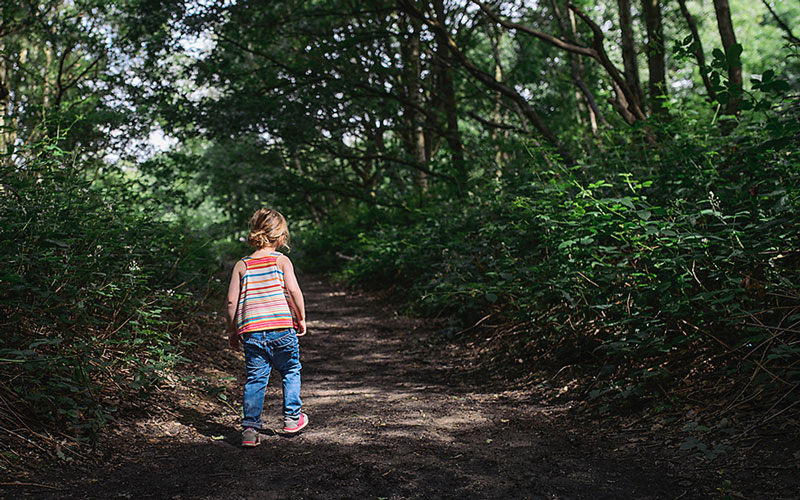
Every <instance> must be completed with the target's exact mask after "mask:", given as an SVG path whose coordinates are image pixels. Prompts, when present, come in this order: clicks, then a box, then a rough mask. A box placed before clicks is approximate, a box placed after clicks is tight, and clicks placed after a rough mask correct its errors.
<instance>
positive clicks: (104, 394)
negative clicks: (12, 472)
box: [0, 138, 212, 469]
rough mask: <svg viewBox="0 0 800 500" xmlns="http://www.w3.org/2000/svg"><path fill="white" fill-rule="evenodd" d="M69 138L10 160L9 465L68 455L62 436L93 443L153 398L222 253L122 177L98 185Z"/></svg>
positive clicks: (3, 350) (6, 209) (6, 162)
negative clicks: (162, 213)
mask: <svg viewBox="0 0 800 500" xmlns="http://www.w3.org/2000/svg"><path fill="white" fill-rule="evenodd" d="M60 144H61V142H60V140H59V139H58V138H52V139H45V140H42V141H41V142H39V143H37V144H35V145H32V146H28V147H26V148H24V149H22V150H18V151H16V152H14V151H9V152H8V154H7V155H6V156H5V157H3V158H2V161H3V174H2V177H3V178H2V191H0V254H2V255H3V265H2V268H0V317H2V320H1V321H2V328H3V335H2V337H0V378H2V379H3V381H4V382H3V384H2V385H1V386H0V435H2V436H3V440H2V448H3V449H2V452H0V468H3V469H8V468H10V467H11V468H13V467H14V466H16V465H18V464H19V462H23V461H25V460H26V459H27V458H26V454H27V453H30V452H34V453H38V454H39V455H49V454H58V456H59V457H61V458H63V459H69V458H70V454H69V450H70V447H69V446H60V445H59V446H53V442H55V441H56V440H58V442H62V443H64V444H69V443H73V444H74V443H81V442H92V441H93V440H95V439H96V438H97V436H98V432H99V431H100V430H101V429H102V428H103V427H104V426H105V425H107V424H108V423H109V422H111V421H112V420H113V419H114V417H115V415H116V413H117V411H118V409H119V408H120V407H121V406H123V405H125V404H126V403H127V404H129V403H130V402H131V401H141V400H142V399H144V398H146V397H147V395H148V394H149V391H150V390H151V389H152V388H153V387H155V386H156V385H157V384H158V383H159V381H160V378H161V375H162V373H163V372H164V371H165V370H167V369H169V368H170V367H172V366H173V365H174V364H175V363H177V362H179V361H180V360H181V356H180V338H179V336H178V335H176V332H177V331H178V329H179V327H180V321H181V318H182V317H184V316H185V315H186V312H187V311H188V310H190V309H191V308H193V307H195V305H196V303H197V302H198V301H199V300H201V299H202V292H203V290H204V289H205V286H206V283H207V280H206V277H207V276H208V275H209V272H210V270H209V269H208V264H207V263H208V262H211V261H212V259H210V258H209V256H208V255H207V252H206V251H205V250H204V249H203V246H202V245H201V244H199V243H198V242H196V241H194V240H193V237H192V234H191V233H190V232H189V231H188V230H187V229H186V228H184V227H182V226H181V225H179V224H177V223H164V222H158V221H157V220H156V219H155V217H153V216H152V213H153V207H152V206H148V205H147V204H143V203H142V202H141V200H139V199H137V197H136V196H135V194H134V193H133V192H132V191H130V190H129V189H128V188H126V187H125V186H124V185H111V184H109V183H108V182H106V183H105V185H104V186H100V185H97V184H93V183H92V182H91V180H90V179H89V177H90V176H88V175H86V174H85V172H83V171H82V167H81V165H80V164H79V163H78V162H76V160H75V158H76V157H75V155H73V154H71V153H70V152H67V151H63V150H62V149H61V148H60ZM198 292H201V293H200V295H199V296H198V295H197V293H198ZM48 440H50V441H48ZM65 450H66V451H67V453H65Z"/></svg>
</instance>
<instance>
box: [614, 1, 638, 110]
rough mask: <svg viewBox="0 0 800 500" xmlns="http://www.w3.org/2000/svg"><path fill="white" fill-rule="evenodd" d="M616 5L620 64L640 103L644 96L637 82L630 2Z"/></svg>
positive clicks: (619, 2)
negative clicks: (620, 43) (619, 38)
mask: <svg viewBox="0 0 800 500" xmlns="http://www.w3.org/2000/svg"><path fill="white" fill-rule="evenodd" d="M617 4H618V5H619V28H620V31H621V32H622V63H623V65H624V73H625V82H626V83H627V84H628V87H630V88H631V92H632V93H633V95H634V96H635V97H636V99H637V100H638V101H639V102H640V103H641V102H643V101H644V95H643V94H642V83H641V81H640V80H639V59H638V57H636V43H635V41H634V38H633V19H632V18H631V2H630V0H617Z"/></svg>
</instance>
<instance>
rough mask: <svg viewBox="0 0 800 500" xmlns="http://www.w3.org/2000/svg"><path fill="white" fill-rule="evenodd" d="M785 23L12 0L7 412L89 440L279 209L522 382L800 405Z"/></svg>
mask: <svg viewBox="0 0 800 500" xmlns="http://www.w3.org/2000/svg"><path fill="white" fill-rule="evenodd" d="M798 25H800V5H798V4H797V3H796V2H790V1H781V0H760V1H751V2H745V1H744V0H713V1H711V0H707V1H694V0H677V1H676V2H665V1H662V0H642V1H641V2H637V1H630V0H616V1H612V0H599V1H576V2H574V3H571V2H567V1H562V0H541V1H479V0H457V1H449V0H432V1H429V2H424V1H418V0H397V1H382V0H374V1H369V2H360V1H353V0H314V1H275V0H271V1H264V0H262V1H225V2H215V1H203V0H196V1H188V0H187V1H164V0H158V1H156V0H111V1H99V0H70V1H66V0H24V1H21V2H9V1H5V2H2V15H1V16H0V54H1V55H2V59H0V155H2V156H0V161H1V162H2V164H1V165H2V166H1V167H0V168H1V170H0V172H2V188H1V189H0V236H1V238H0V245H2V246H0V252H1V253H2V254H3V255H4V258H3V265H2V269H0V282H1V284H0V314H1V315H2V317H3V318H4V319H3V320H2V323H3V336H2V344H0V358H2V359H1V360H0V375H2V377H3V378H4V380H10V381H12V382H11V383H9V384H6V385H4V386H3V387H2V388H0V401H2V406H0V426H2V427H3V428H17V427H18V426H19V425H20V422H30V421H36V422H38V423H37V424H28V425H32V426H34V427H36V428H37V429H40V428H43V427H45V426H47V425H51V424H53V423H57V424H58V425H59V428H61V429H64V432H67V433H70V434H71V435H75V436H81V438H86V439H91V438H93V437H95V436H96V434H97V432H99V430H100V429H101V428H102V427H103V425H105V423H106V422H108V421H110V420H111V419H113V418H114V415H115V414H116V412H118V411H119V409H120V408H121V407H124V401H125V398H126V395H131V394H135V395H139V396H141V397H144V396H143V394H146V393H147V391H148V390H149V389H150V388H152V387H155V386H157V384H158V383H159V380H160V377H162V376H163V374H164V373H166V372H168V371H169V369H170V368H171V367H172V366H174V364H175V363H178V362H180V360H181V357H180V349H181V341H182V337H181V333H180V332H181V331H182V330H181V328H182V326H184V323H185V321H186V316H187V315H188V311H191V310H193V308H197V307H202V304H204V303H205V302H206V301H207V300H208V299H209V297H215V296H216V294H217V293H218V290H216V288H215V286H216V285H215V283H216V281H215V277H214V275H213V273H214V272H215V271H218V270H220V269H221V268H222V265H223V264H222V263H224V262H227V261H228V260H230V259H231V258H235V257H238V256H240V255H239V254H240V253H242V252H244V251H246V250H245V249H244V247H243V245H242V243H241V239H240V237H241V236H242V235H243V234H244V231H245V229H246V227H245V226H246V221H247V218H248V217H249V215H250V214H251V213H252V212H253V211H254V210H255V209H256V208H259V207H261V206H264V205H266V206H270V207H273V208H276V209H278V210H280V211H281V212H283V213H284V214H285V215H286V216H287V218H288V219H289V222H290V227H291V228H292V231H293V236H294V238H295V239H294V243H293V248H294V251H293V256H295V258H296V259H297V261H298V262H299V263H300V265H299V269H300V270H301V271H303V272H306V273H312V272H324V273H329V274H335V275H336V276H337V277H338V278H339V279H342V280H345V281H348V282H350V283H352V284H355V285H358V286H361V287H373V288H392V289H393V290H394V291H395V292H396V295H397V296H398V297H400V298H402V300H404V301H405V303H406V306H407V310H408V312H409V313H410V314H419V315H427V316H431V317H437V318H439V319H441V318H450V319H447V320H443V321H445V323H443V325H442V327H441V329H440V330H439V332H438V333H437V335H438V336H440V337H441V338H442V339H445V340H446V341H452V342H466V341H467V340H469V341H471V342H475V343H477V345H483V346H484V347H485V349H486V352H487V354H486V364H487V366H488V365H493V366H502V367H504V368H503V369H504V370H505V371H506V372H507V374H508V376H509V377H510V378H512V379H513V378H515V377H516V378H520V377H521V378H524V377H527V376H531V375H532V374H535V373H540V372H541V371H542V370H544V371H548V370H549V372H548V373H555V372H558V371H559V370H560V369H561V368H563V367H565V366H570V367H576V368H575V369H576V370H577V372H578V373H579V374H578V375H576V377H577V378H578V379H579V380H580V381H581V384H582V387H583V388H585V393H584V394H585V398H586V399H588V400H591V401H594V402H597V403H598V404H601V405H603V406H602V407H603V408H609V407H613V406H614V405H634V406H639V407H646V408H651V409H652V408H660V409H662V410H663V409H665V408H671V407H679V406H680V405H681V404H684V403H685V402H686V401H687V399H689V398H700V399H701V400H703V401H705V402H707V403H708V405H709V408H711V407H712V406H713V405H715V404H716V405H721V406H722V407H723V408H722V409H723V410H725V408H724V407H727V410H725V411H735V410H736V408H737V407H738V406H739V405H740V404H743V403H745V402H747V404H748V405H750V406H751V407H752V405H761V407H762V408H763V409H764V412H762V413H761V415H760V417H761V418H763V419H771V418H773V417H775V416H778V415H785V413H784V411H786V410H789V409H791V408H793V407H794V405H796V403H797V401H798V393H797V392H796V391H795V388H796V387H797V386H798V384H800V366H798V360H800V344H798V341H799V340H800V336H798V333H799V332H800V290H799V288H798V287H799V286H800V274H798V269H800V250H799V249H800V237H799V236H798V235H800V231H798V224H799V223H800V215H799V214H800V210H798V209H799V208H800V207H799V206H798V205H800V189H799V187H800V186H798V183H799V182H800V158H798V151H800V148H798V145H799V144H800V122H799V121H798V120H799V119H800V105H799V104H798V92H800V39H798V36H800V34H799V33H797V32H796V31H797V30H796V27H797V26H798ZM215 290H216V291H215ZM487 318H491V321H490V322H484V321H485V320H486V319H487ZM490 323H491V326H488V325H489V324H490ZM559 373H560V372H559ZM720 387H722V389H719V388H720ZM712 388H713V389H712ZM704 391H705V392H704ZM712 396H713V397H712ZM712 399H713V400H714V401H716V402H715V403H712V402H711V400H712ZM767 408H768V409H769V410H768V411H767ZM717 410H719V408H717ZM709 411H710V410H709ZM3 457H4V458H2V459H0V460H6V461H9V460H11V459H9V458H8V456H5V455H3Z"/></svg>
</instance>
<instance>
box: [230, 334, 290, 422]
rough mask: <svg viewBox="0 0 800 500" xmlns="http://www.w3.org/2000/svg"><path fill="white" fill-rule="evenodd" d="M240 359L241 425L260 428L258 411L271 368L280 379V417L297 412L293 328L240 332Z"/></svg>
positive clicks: (259, 413)
mask: <svg viewBox="0 0 800 500" xmlns="http://www.w3.org/2000/svg"><path fill="white" fill-rule="evenodd" d="M243 341H244V360H245V363H246V364H247V382H245V384H244V419H243V420H242V427H253V428H256V429H260V428H261V410H262V409H263V408H264V394H265V392H266V390H267V381H268V380H269V373H270V371H271V370H272V368H275V369H276V370H278V371H279V372H280V373H281V380H282V381H283V416H284V417H295V416H297V415H299V414H300V408H301V406H302V405H303V402H302V401H301V400H300V369H301V368H302V366H301V365H300V345H299V343H298V341H297V332H296V331H295V330H294V328H289V329H288V330H268V331H260V332H249V333H245V334H244V338H243Z"/></svg>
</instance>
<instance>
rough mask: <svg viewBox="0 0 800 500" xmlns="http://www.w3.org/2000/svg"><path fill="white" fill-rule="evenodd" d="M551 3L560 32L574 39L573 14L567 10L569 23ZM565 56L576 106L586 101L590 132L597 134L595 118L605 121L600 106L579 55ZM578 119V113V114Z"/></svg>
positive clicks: (571, 40) (571, 39) (569, 53)
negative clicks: (573, 85) (590, 88)
mask: <svg viewBox="0 0 800 500" xmlns="http://www.w3.org/2000/svg"><path fill="white" fill-rule="evenodd" d="M551 4H552V6H553V11H554V12H555V15H556V19H557V20H558V25H559V27H560V28H561V34H562V36H564V37H567V39H568V40H569V41H570V42H575V41H576V38H577V36H576V34H577V26H576V25H575V14H574V13H573V12H572V11H569V24H568V23H567V20H566V19H564V14H563V13H562V12H561V9H559V8H558V4H557V3H556V0H551ZM567 58H568V59H569V66H570V71H571V73H572V82H573V83H574V84H575V86H576V87H577V88H578V90H579V91H580V92H579V93H576V94H577V95H576V97H577V99H576V101H577V103H578V107H579V108H580V107H581V98H582V99H583V100H585V101H586V106H587V108H588V112H589V113H588V114H589V123H590V124H591V127H592V134H593V135H597V120H598V118H599V119H600V121H601V122H603V123H606V121H605V119H604V118H603V115H602V114H600V108H598V107H597V100H596V99H595V98H594V94H592V91H591V90H589V86H588V85H586V81H585V80H584V79H583V64H582V63H581V56H579V55H578V54H574V53H572V52H567ZM578 116H579V119H580V116H581V115H580V114H579V115H578Z"/></svg>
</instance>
